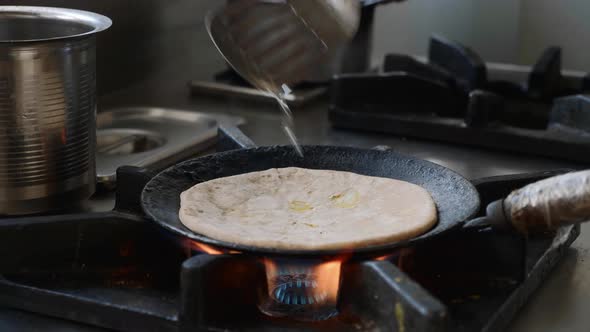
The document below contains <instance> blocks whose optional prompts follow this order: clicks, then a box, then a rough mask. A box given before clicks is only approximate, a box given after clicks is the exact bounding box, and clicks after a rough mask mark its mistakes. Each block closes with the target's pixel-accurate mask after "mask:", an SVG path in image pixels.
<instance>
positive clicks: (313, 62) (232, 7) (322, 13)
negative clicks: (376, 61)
mask: <svg viewBox="0 0 590 332" xmlns="http://www.w3.org/2000/svg"><path fill="white" fill-rule="evenodd" d="M360 16H361V15H360V1H358V0H230V1H227V3H226V4H225V5H224V6H223V7H222V8H221V9H220V10H218V11H216V12H212V13H209V14H208V15H207V17H206V19H205V25H206V27H207V30H208V32H209V36H210V37H211V40H212V41H213V43H214V44H215V46H216V47H217V49H218V50H219V52H220V53H221V55H222V56H223V57H224V58H225V60H226V61H227V63H229V65H230V66H231V67H232V68H233V69H234V70H235V71H236V72H238V73H239V74H240V75H241V76H242V77H243V78H244V79H246V80H247V81H248V82H250V84H252V85H253V86H254V87H256V88H258V89H259V90H262V91H264V92H266V93H268V94H269V95H271V96H272V97H274V98H275V99H276V100H277V102H278V104H279V106H280V108H281V110H282V111H283V120H282V125H281V126H282V128H283V130H284V131H285V132H286V134H287V136H288V137H289V139H290V140H291V143H292V144H293V146H294V147H295V149H296V150H297V153H298V154H299V155H300V156H302V155H303V152H302V150H301V148H300V146H299V144H298V141H297V138H296V136H295V132H294V125H293V117H292V114H291V111H290V109H289V106H288V104H287V102H286V101H285V96H287V95H288V94H290V93H291V90H290V89H289V88H287V87H288V86H291V87H293V86H295V85H297V84H298V83H301V82H303V81H305V80H306V79H307V78H309V77H310V76H312V75H313V74H314V71H315V70H316V69H317V68H318V66H321V65H322V64H324V63H326V62H328V61H330V59H331V57H332V56H334V54H336V52H337V50H338V49H340V48H341V47H342V46H343V45H345V44H346V43H348V42H349V41H350V40H351V39H352V38H353V37H354V35H355V34H356V31H357V29H358V26H359V23H360Z"/></svg>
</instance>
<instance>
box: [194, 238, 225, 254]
mask: <svg viewBox="0 0 590 332" xmlns="http://www.w3.org/2000/svg"><path fill="white" fill-rule="evenodd" d="M190 243H191V249H194V250H198V251H202V252H204V253H206V254H209V255H223V251H221V250H218V249H215V248H213V247H211V246H208V245H206V244H203V243H199V242H197V241H192V240H190Z"/></svg>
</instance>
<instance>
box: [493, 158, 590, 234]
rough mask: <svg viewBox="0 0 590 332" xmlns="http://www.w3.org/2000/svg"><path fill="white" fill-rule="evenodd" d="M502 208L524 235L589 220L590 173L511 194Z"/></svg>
mask: <svg viewBox="0 0 590 332" xmlns="http://www.w3.org/2000/svg"><path fill="white" fill-rule="evenodd" d="M504 209H505V212H506V215H507V216H508V217H509V219H510V221H511V223H512V225H513V226H514V228H516V229H517V230H518V231H520V232H523V233H528V232H532V231H542V230H548V229H555V228H557V227H559V226H563V225H568V224H575V223H580V222H584V221H587V220H590V170H585V171H580V172H574V173H568V174H564V175H559V176H555V177H551V178H548V179H545V180H542V181H539V182H535V183H532V184H530V185H528V186H526V187H523V188H521V189H518V190H516V191H514V192H512V193H511V194H510V195H509V196H508V197H507V198H506V199H505V200H504Z"/></svg>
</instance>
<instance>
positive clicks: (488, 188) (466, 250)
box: [0, 130, 579, 331]
mask: <svg viewBox="0 0 590 332" xmlns="http://www.w3.org/2000/svg"><path fill="white" fill-rule="evenodd" d="M245 139H246V138H244V137H243V136H242V135H241V133H240V132H239V131H234V130H229V131H228V130H222V131H221V136H220V139H219V145H220V148H221V149H228V148H237V147H240V146H243V145H244V144H243V142H244V140H245ZM150 174H151V172H150V171H149V170H143V169H138V168H131V167H124V168H121V169H120V170H119V172H118V176H117V178H118V181H119V184H118V192H117V206H116V208H115V210H114V211H112V212H104V213H79V214H70V215H62V216H59V215H55V216H37V217H28V218H15V219H10V220H9V219H5V220H3V222H2V223H1V224H0V243H2V244H3V245H2V246H1V248H2V250H3V252H2V255H0V257H2V259H1V260H0V271H1V275H2V277H1V278H0V304H1V305H3V306H8V307H11V308H17V309H22V310H26V311H31V312H36V313H42V314H45V315H48V316H53V317H59V318H64V319H68V320H72V321H77V322H82V323H86V324H89V325H94V326H100V327H106V328H111V329H116V330H124V331H189V330H190V331H194V330H204V331H207V330H209V331H219V330H230V331H231V330H240V331H243V330H256V331H276V330H284V331H297V330H306V331H310V330H318V331H319V330H322V331H326V330H332V331H372V330H375V331H376V330H392V331H443V330H449V331H483V330H485V331H492V330H501V329H502V328H504V327H505V326H506V325H507V324H508V323H509V321H510V320H511V318H512V317H513V316H514V315H515V313H516V311H517V310H518V309H519V308H520V307H521V306H522V305H523V303H524V302H525V301H526V299H527V298H528V297H529V296H530V295H531V293H532V292H533V291H534V290H535V289H536V288H537V286H539V284H540V283H541V282H542V280H543V279H544V278H545V277H546V276H547V275H548V273H549V272H550V270H551V268H552V267H553V266H554V265H555V264H556V263H557V262H558V261H559V259H560V258H561V257H562V255H563V253H564V249H565V248H567V247H568V246H569V245H570V244H571V243H572V242H573V240H574V239H575V238H576V237H577V236H578V234H579V227H578V226H575V227H567V228H562V229H559V230H558V231H556V232H552V233H548V234H544V235H542V236H537V237H531V238H528V239H525V238H523V237H521V236H518V235H515V234H508V233H501V232H498V231H493V230H491V229H464V230H462V231H459V232H455V233H452V234H449V235H445V236H442V237H440V238H437V239H436V240H434V241H429V242H428V243H425V244H422V245H420V246H417V247H413V248H408V249H404V254H403V255H402V254H397V255H392V256H391V257H390V258H388V259H387V260H384V261H372V262H350V263H347V264H345V265H344V267H343V280H342V286H341V293H340V294H341V295H340V303H339V310H340V315H338V316H336V317H335V318H333V319H330V320H327V321H324V322H319V323H318V322H315V323H303V322H294V321H290V320H286V319H276V318H270V317H267V316H265V315H263V314H261V313H260V312H259V311H258V309H257V306H256V296H257V295H256V292H255V287H253V286H252V285H254V284H256V283H258V282H260V280H262V279H264V277H263V271H262V270H261V265H260V264H259V262H258V261H257V260H254V259H252V258H250V257H247V256H245V255H216V256H215V255H206V254H197V255H195V253H194V252H191V251H190V250H187V248H186V246H185V245H184V244H185V243H184V241H183V239H178V238H176V237H174V236H173V235H171V234H168V233H166V231H164V230H162V229H160V228H158V227H156V226H155V225H154V224H153V223H150V222H148V221H146V220H144V219H143V218H142V217H141V211H140V207H139V193H140V192H141V189H142V188H143V185H144V184H145V183H146V182H147V180H148V179H149V178H150ZM554 174H555V173H548V172H545V173H537V174H527V175H521V176H503V177H496V178H488V179H483V180H478V181H474V183H475V185H476V187H477V188H478V190H479V192H480V195H481V199H482V206H485V204H486V203H488V202H491V201H493V200H495V199H498V198H500V197H503V196H505V195H506V194H508V193H509V192H510V191H511V190H513V189H515V188H519V187H521V186H523V185H525V184H527V183H530V182H533V181H536V180H539V179H541V178H545V177H548V176H551V175H554ZM48 234H51V236H48ZM14 253H18V255H15V254H14Z"/></svg>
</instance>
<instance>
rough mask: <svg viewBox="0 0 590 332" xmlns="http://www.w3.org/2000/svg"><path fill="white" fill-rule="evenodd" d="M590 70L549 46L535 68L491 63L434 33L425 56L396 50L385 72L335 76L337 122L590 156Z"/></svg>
mask: <svg viewBox="0 0 590 332" xmlns="http://www.w3.org/2000/svg"><path fill="white" fill-rule="evenodd" d="M589 92H590V75H587V74H585V73H580V72H568V71H564V70H562V68H561V49H560V48H559V47H549V48H547V49H546V50H545V52H544V53H543V54H542V55H541V57H540V58H539V60H538V61H537V63H536V64H535V65H534V66H533V67H532V68H523V67H518V66H508V65H503V66H502V65H494V64H486V63H484V61H483V60H482V59H481V58H480V57H479V55H478V54H477V53H475V52H474V51H472V50H471V49H470V48H469V47H467V46H465V45H462V44H460V43H457V42H454V41H450V40H447V39H445V38H442V37H432V38H431V40H430V46H429V52H428V58H427V59H425V60H424V59H417V58H414V57H410V56H406V55H400V54H390V55H387V56H386V57H385V59H384V62H383V66H382V71H381V72H379V73H361V74H358V73H355V74H342V75H339V76H337V77H335V78H334V79H333V82H332V90H331V106H330V121H331V123H332V125H333V126H334V127H337V128H344V129H355V130H363V131H375V132H382V133H389V134H395V135H400V136H411V137H418V138H425V139H429V140H436V141H444V142H451V143H458V144H464V145H471V146H478V147H485V148H493V149H499V150H507V151H512V152H518V153H526V154H532V155H540V156H546V157H553V158H559V159H568V160H572V161H578V162H589V161H590V156H589V155H588V153H586V151H588V149H589V148H590V134H589V133H590V122H589V119H590V117H589V116H588V114H589V112H588V110H589V109H590V97H588V96H587V95H585V93H589Z"/></svg>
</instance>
